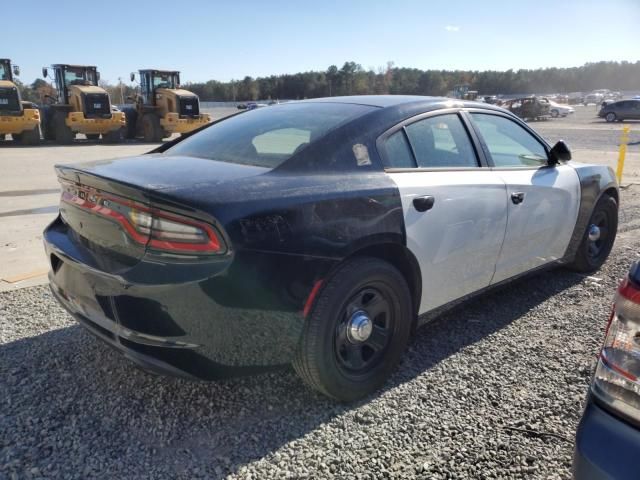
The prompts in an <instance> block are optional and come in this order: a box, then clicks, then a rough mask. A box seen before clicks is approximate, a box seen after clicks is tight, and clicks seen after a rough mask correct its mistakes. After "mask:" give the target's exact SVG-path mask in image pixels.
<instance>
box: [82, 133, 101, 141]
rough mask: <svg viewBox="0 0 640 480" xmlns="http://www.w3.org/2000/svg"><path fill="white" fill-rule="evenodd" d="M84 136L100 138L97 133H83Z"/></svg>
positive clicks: (90, 138) (92, 138)
mask: <svg viewBox="0 0 640 480" xmlns="http://www.w3.org/2000/svg"><path fill="white" fill-rule="evenodd" d="M84 136H85V137H87V140H93V141H95V140H98V139H99V138H100V134H99V133H85V134H84Z"/></svg>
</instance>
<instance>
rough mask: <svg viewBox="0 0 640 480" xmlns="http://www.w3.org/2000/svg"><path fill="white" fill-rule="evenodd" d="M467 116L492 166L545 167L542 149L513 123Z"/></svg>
mask: <svg viewBox="0 0 640 480" xmlns="http://www.w3.org/2000/svg"><path fill="white" fill-rule="evenodd" d="M471 116H472V117H473V120H474V122H475V125H476V126H477V127H478V130H480V134H481V135H482V138H483V139H484V142H485V144H486V146H487V149H488V150H489V154H490V155H491V159H492V160H493V164H494V165H495V166H496V167H540V166H543V165H547V162H548V157H547V151H546V149H545V147H544V146H543V145H542V143H540V142H539V141H538V139H536V138H535V137H534V136H533V135H531V134H530V133H529V132H527V131H526V130H525V129H524V128H522V127H521V126H520V125H518V124H517V123H515V122H514V121H512V120H509V119H508V118H505V117H501V116H498V115H489V114H484V113H472V114H471Z"/></svg>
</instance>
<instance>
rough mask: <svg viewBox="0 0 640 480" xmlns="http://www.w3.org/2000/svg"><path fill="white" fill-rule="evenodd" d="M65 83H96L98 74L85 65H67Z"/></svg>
mask: <svg viewBox="0 0 640 480" xmlns="http://www.w3.org/2000/svg"><path fill="white" fill-rule="evenodd" d="M64 84H65V85H67V86H69V85H95V84H96V74H95V72H94V71H93V70H89V69H87V68H84V67H67V68H65V69H64Z"/></svg>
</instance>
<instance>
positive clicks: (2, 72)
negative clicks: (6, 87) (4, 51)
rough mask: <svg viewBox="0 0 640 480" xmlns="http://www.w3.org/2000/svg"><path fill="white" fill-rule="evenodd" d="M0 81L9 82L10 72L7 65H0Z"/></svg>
mask: <svg viewBox="0 0 640 480" xmlns="http://www.w3.org/2000/svg"><path fill="white" fill-rule="evenodd" d="M0 80H11V70H10V68H9V65H8V64H5V63H0Z"/></svg>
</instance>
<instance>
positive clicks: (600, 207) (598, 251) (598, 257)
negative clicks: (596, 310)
mask: <svg viewBox="0 0 640 480" xmlns="http://www.w3.org/2000/svg"><path fill="white" fill-rule="evenodd" d="M593 225H596V226H597V227H598V230H599V237H598V239H597V240H593V239H590V238H589V233H590V230H591V228H592V226H593ZM617 232H618V203H617V202H616V200H615V199H614V198H613V197H610V196H609V195H603V196H602V197H601V198H600V200H598V203H596V206H595V208H594V209H593V213H592V214H591V218H590V219H589V224H588V225H587V228H586V229H585V232H584V234H583V237H582V241H581V242H580V246H579V247H578V251H577V253H576V257H575V258H574V260H573V262H571V263H570V264H569V265H567V266H568V267H569V268H570V269H571V270H575V271H577V272H584V273H589V272H594V271H596V270H598V269H599V268H600V267H601V266H602V264H603V263H604V262H605V261H606V260H607V257H608V256H609V253H611V248H613V242H614V241H615V239H616V233H617Z"/></svg>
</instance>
